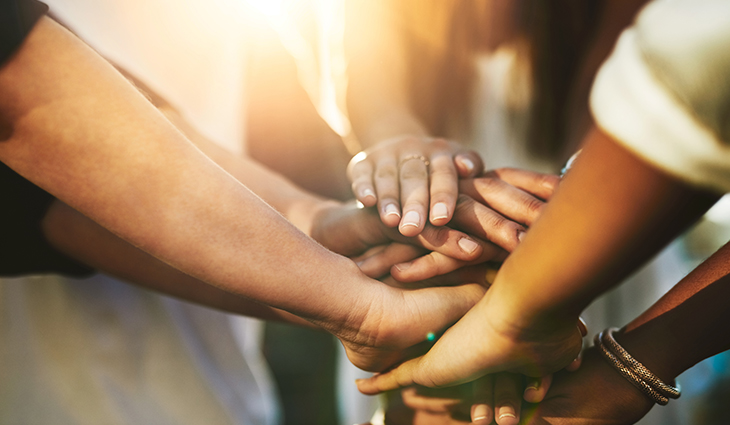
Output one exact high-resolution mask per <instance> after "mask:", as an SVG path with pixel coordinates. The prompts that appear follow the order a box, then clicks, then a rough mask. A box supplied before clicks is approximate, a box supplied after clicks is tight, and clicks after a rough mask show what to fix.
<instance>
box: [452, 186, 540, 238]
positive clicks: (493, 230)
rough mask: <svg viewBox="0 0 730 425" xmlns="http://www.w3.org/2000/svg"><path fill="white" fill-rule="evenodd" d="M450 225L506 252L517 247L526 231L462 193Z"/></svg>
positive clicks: (519, 225)
mask: <svg viewBox="0 0 730 425" xmlns="http://www.w3.org/2000/svg"><path fill="white" fill-rule="evenodd" d="M451 226H453V227H455V228H457V229H460V230H463V231H465V232H467V233H469V234H470V235H474V236H476V237H478V238H481V239H484V240H487V241H490V242H492V243H494V244H495V245H498V246H500V247H502V248H503V249H505V250H506V251H508V252H512V251H513V250H514V249H515V248H517V245H518V244H519V243H520V241H522V238H523V237H524V234H525V232H526V229H525V227H524V226H522V225H521V224H519V223H516V222H514V221H512V220H510V219H508V218H506V217H505V216H503V215H501V214H499V213H498V212H496V211H494V210H493V209H492V208H489V207H487V206H486V205H484V204H481V203H479V202H477V201H475V200H474V199H473V198H471V197H469V196H467V195H463V194H462V195H459V201H458V202H457V203H456V213H455V214H454V218H453V219H452V224H451Z"/></svg>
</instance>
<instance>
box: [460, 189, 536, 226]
mask: <svg viewBox="0 0 730 425" xmlns="http://www.w3.org/2000/svg"><path fill="white" fill-rule="evenodd" d="M459 190H460V191H461V193H463V194H464V195H468V196H469V197H470V198H473V199H474V200H476V201H477V202H479V203H481V204H484V205H486V206H488V207H489V208H491V209H492V210H494V211H495V212H497V213H499V214H500V215H501V216H503V217H506V218H508V219H510V220H512V221H514V222H516V223H520V224H524V225H526V226H530V225H532V223H533V222H535V220H537V219H538V217H540V214H541V213H542V210H543V208H544V207H545V205H546V204H545V201H543V200H541V199H539V198H537V197H535V196H534V195H532V194H530V193H527V192H525V191H524V190H522V189H520V188H517V187H515V186H512V185H511V184H509V183H507V182H505V181H504V180H500V179H498V178H494V177H479V178H477V179H470V180H462V181H461V183H460V185H459Z"/></svg>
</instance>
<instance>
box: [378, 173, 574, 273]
mask: <svg viewBox="0 0 730 425" xmlns="http://www.w3.org/2000/svg"><path fill="white" fill-rule="evenodd" d="M559 182H560V178H559V177H558V176H555V175H550V174H541V173H535V172H532V171H525V170H518V169H513V168H501V169H497V170H493V171H490V172H488V173H486V174H485V175H484V176H483V177H479V178H476V179H467V180H461V181H460V183H459V189H460V191H461V193H462V194H461V195H460V196H459V198H458V203H457V206H456V212H455V214H454V218H453V220H452V221H451V223H450V224H449V227H453V228H455V229H459V230H462V231H464V232H465V233H468V234H470V235H473V236H475V237H477V238H479V239H482V240H486V241H489V242H491V244H492V247H491V248H492V250H494V249H497V250H499V254H496V255H494V256H492V258H490V259H489V261H494V262H499V261H502V260H504V258H506V256H507V254H508V253H510V252H512V251H513V250H514V249H515V248H516V247H517V245H518V244H519V243H520V240H521V239H522V236H523V235H524V233H525V232H526V231H527V229H528V228H529V226H531V225H532V223H534V222H535V221H536V220H537V219H538V217H539V216H540V214H541V213H542V210H543V208H544V207H545V205H546V201H547V200H548V199H550V197H551V196H552V194H553V192H554V191H555V188H557V185H558V183H559ZM467 264H475V262H474V261H471V262H464V261H461V260H459V259H457V258H454V257H448V256H445V255H442V254H441V253H440V252H433V253H431V254H428V255H426V256H424V257H422V258H419V259H417V260H415V261H412V262H409V263H407V264H396V266H395V267H394V268H393V269H392V270H391V274H392V275H393V276H394V277H395V278H397V279H398V280H401V281H404V282H411V281H421V280H424V279H428V278H430V277H432V276H436V275H439V274H444V273H448V272H450V271H453V270H456V269H458V268H460V267H463V266H464V265H467Z"/></svg>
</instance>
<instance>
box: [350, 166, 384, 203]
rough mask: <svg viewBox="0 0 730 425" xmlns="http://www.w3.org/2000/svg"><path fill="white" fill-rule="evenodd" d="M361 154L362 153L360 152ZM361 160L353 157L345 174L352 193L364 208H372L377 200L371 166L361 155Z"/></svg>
mask: <svg viewBox="0 0 730 425" xmlns="http://www.w3.org/2000/svg"><path fill="white" fill-rule="evenodd" d="M361 153H362V152H361ZM362 154H363V156H362V159H358V160H356V158H357V157H358V155H360V154H358V155H355V157H353V159H352V160H351V161H350V164H349V165H348V167H347V170H348V172H347V174H348V177H349V179H350V182H351V183H352V193H353V194H355V198H356V199H357V200H358V201H360V202H361V203H362V204H363V205H365V206H366V207H372V206H373V205H375V203H376V202H377V200H378V198H377V195H376V192H375V186H374V185H373V164H372V163H371V162H370V160H369V159H368V158H367V157H365V156H364V153H362Z"/></svg>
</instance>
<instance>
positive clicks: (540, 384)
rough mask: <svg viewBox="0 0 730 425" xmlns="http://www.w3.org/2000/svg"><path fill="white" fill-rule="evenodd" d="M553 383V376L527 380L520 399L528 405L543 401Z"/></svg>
mask: <svg viewBox="0 0 730 425" xmlns="http://www.w3.org/2000/svg"><path fill="white" fill-rule="evenodd" d="M552 382H553V375H552V374H550V375H545V376H543V377H540V378H532V377H530V378H527V383H526V385H525V391H524V392H523V393H522V398H524V399H525V401H526V402H528V403H539V402H541V401H543V399H545V395H546V394H547V392H548V390H549V389H550V385H551V384H552Z"/></svg>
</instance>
